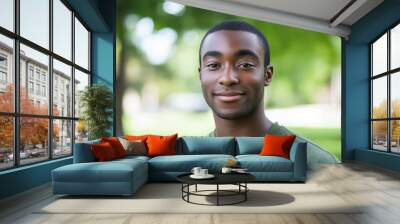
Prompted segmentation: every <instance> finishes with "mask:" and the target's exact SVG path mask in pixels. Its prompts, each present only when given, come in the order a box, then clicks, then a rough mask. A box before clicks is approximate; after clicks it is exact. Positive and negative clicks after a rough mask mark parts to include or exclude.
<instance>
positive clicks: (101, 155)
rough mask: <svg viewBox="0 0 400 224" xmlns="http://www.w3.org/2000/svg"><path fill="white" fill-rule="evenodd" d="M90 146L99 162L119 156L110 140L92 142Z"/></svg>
mask: <svg viewBox="0 0 400 224" xmlns="http://www.w3.org/2000/svg"><path fill="white" fill-rule="evenodd" d="M90 148H91V150H92V152H93V154H94V157H95V158H96V160H97V161H99V162H104V161H109V160H113V159H116V158H117V156H116V155H115V151H114V149H113V147H112V146H111V144H110V143H108V142H102V143H99V144H92V145H91V146H90Z"/></svg>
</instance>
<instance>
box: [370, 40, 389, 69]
mask: <svg viewBox="0 0 400 224" xmlns="http://www.w3.org/2000/svg"><path fill="white" fill-rule="evenodd" d="M372 71H373V72H372V74H373V75H378V74H380V73H383V72H386V71H387V34H385V35H383V36H382V37H381V38H379V39H378V40H377V41H375V43H373V44H372Z"/></svg>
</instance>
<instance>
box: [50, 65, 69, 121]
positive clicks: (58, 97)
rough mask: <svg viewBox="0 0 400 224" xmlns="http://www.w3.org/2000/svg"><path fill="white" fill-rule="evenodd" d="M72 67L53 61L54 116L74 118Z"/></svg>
mask: <svg viewBox="0 0 400 224" xmlns="http://www.w3.org/2000/svg"><path fill="white" fill-rule="evenodd" d="M71 72H72V70H71V66H69V65H66V64H64V63H62V62H60V61H58V60H55V59H54V60H53V115H56V116H62V117H72V75H71Z"/></svg>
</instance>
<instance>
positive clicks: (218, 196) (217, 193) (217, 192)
mask: <svg viewBox="0 0 400 224" xmlns="http://www.w3.org/2000/svg"><path fill="white" fill-rule="evenodd" d="M218 205H219V184H217V206H218Z"/></svg>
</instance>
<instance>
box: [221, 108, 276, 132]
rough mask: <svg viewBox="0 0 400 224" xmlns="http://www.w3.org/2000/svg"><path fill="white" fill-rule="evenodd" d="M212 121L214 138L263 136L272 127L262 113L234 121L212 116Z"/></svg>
mask: <svg viewBox="0 0 400 224" xmlns="http://www.w3.org/2000/svg"><path fill="white" fill-rule="evenodd" d="M214 121H215V130H214V134H215V136H216V137H221V136H264V135H265V134H266V133H267V131H268V130H269V129H270V128H271V126H272V122H271V121H270V120H269V119H268V118H267V117H266V116H265V114H264V111H262V112H261V113H260V112H259V113H256V114H253V115H252V116H248V117H243V118H240V119H235V120H228V119H223V118H221V117H218V116H217V115H215V114H214Z"/></svg>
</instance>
